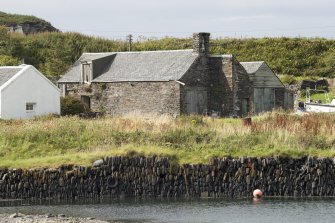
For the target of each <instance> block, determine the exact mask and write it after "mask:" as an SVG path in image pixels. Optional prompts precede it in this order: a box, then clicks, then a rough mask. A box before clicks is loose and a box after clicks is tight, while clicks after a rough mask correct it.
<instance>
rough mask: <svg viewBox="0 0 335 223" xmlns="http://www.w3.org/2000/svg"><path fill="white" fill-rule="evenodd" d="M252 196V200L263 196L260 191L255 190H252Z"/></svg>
mask: <svg viewBox="0 0 335 223" xmlns="http://www.w3.org/2000/svg"><path fill="white" fill-rule="evenodd" d="M252 195H253V196H254V198H261V197H262V196H263V192H262V191H261V190H260V189H256V190H254V192H253V193H252Z"/></svg>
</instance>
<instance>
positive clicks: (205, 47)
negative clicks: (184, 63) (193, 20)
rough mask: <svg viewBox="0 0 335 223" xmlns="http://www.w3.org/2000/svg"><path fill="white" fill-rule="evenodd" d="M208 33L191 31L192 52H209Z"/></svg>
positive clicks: (205, 53)
mask: <svg viewBox="0 0 335 223" xmlns="http://www.w3.org/2000/svg"><path fill="white" fill-rule="evenodd" d="M210 35H211V34H210V33H193V52H194V53H198V54H204V55H207V54H209V36H210Z"/></svg>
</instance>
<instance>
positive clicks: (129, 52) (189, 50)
mask: <svg viewBox="0 0 335 223" xmlns="http://www.w3.org/2000/svg"><path fill="white" fill-rule="evenodd" d="M191 51H192V52H193V49H184V50H151V51H122V52H102V53H83V54H88V55H89V54H91V55H99V54H118V53H120V54H131V53H165V52H191Z"/></svg>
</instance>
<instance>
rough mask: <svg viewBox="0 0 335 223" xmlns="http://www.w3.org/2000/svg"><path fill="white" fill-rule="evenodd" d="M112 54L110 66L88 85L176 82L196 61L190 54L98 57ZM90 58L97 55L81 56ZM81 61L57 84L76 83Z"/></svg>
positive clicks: (164, 52) (179, 51)
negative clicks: (96, 83) (130, 82)
mask: <svg viewBox="0 0 335 223" xmlns="http://www.w3.org/2000/svg"><path fill="white" fill-rule="evenodd" d="M112 54H115V55H116V56H115V57H114V59H113V61H112V63H110V64H109V65H108V67H106V69H105V72H103V73H102V74H101V75H99V76H98V77H97V78H95V79H94V80H93V81H92V82H124V81H169V80H179V79H181V78H182V76H183V75H184V74H185V73H186V72H187V70H188V69H189V68H190V67H191V65H192V64H193V63H194V61H195V60H196V59H197V58H198V54H195V53H193V50H171V51H143V52H118V53H105V54H101V55H99V56H100V58H101V57H105V56H109V55H112ZM91 56H92V57H93V56H98V55H94V54H92V55H91V54H83V55H82V57H88V58H91ZM82 57H81V58H79V60H78V61H77V62H76V63H75V64H74V66H73V67H72V68H71V69H70V70H69V71H68V72H67V73H66V74H65V75H64V76H63V77H62V78H61V79H60V80H59V81H58V82H79V81H80V61H82V60H83V58H82Z"/></svg>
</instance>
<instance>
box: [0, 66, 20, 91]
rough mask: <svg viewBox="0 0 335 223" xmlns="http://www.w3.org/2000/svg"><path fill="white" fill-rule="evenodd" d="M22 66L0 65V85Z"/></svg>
mask: <svg viewBox="0 0 335 223" xmlns="http://www.w3.org/2000/svg"><path fill="white" fill-rule="evenodd" d="M23 68H24V67H18V66H17V67H14V66H13V67H0V86H2V85H3V84H4V83H6V82H7V81H8V80H9V79H11V78H12V77H13V76H14V75H15V74H17V73H18V72H19V71H21V70H22V69H23Z"/></svg>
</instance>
